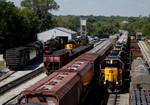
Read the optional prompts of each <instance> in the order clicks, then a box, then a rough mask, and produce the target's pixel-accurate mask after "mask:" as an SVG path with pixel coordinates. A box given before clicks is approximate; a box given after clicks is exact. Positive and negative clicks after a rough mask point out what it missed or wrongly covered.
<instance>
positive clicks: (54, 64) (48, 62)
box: [43, 45, 93, 75]
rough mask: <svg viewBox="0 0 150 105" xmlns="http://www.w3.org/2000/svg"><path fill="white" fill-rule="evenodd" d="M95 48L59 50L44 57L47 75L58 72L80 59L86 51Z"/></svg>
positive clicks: (87, 46)
mask: <svg viewBox="0 0 150 105" xmlns="http://www.w3.org/2000/svg"><path fill="white" fill-rule="evenodd" d="M92 48H93V45H82V46H79V47H77V48H75V49H72V50H58V51H55V52H54V53H53V54H51V55H49V54H48V55H44V56H43V59H44V66H43V69H44V71H45V72H46V74H48V75H49V74H50V73H51V71H52V70H58V69H59V68H61V67H62V66H64V65H65V64H67V63H68V62H69V61H71V60H73V59H74V58H76V57H78V56H79V55H81V54H83V53H84V52H86V51H89V50H90V49H92Z"/></svg>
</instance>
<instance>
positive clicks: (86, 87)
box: [18, 40, 113, 105]
mask: <svg viewBox="0 0 150 105" xmlns="http://www.w3.org/2000/svg"><path fill="white" fill-rule="evenodd" d="M112 48H113V44H112V43H111V41H110V40H106V41H101V42H100V43H99V45H97V46H96V47H95V48H93V49H92V50H90V51H88V52H87V53H84V54H82V55H80V56H79V57H77V58H75V59H74V60H73V61H71V62H70V63H68V64H67V65H65V66H63V67H62V68H60V69H59V70H57V71H55V72H53V73H52V74H50V75H49V76H47V77H45V78H44V79H42V80H41V81H39V82H38V83H36V84H35V85H33V86H31V87H30V88H28V89H26V90H25V91H23V92H22V93H21V94H20V95H19V97H18V104H26V103H38V104H41V105H47V104H52V105H79V104H81V103H82V102H83V101H84V100H85V98H86V96H87V94H88V93H89V91H90V89H91V88H92V86H93V84H95V83H97V82H98V81H97V80H98V79H99V74H100V68H99V67H100V66H99V65H100V62H101V61H102V60H103V59H105V57H106V56H107V55H108V54H109V52H110V51H111V49H112ZM64 57H65V56H64Z"/></svg>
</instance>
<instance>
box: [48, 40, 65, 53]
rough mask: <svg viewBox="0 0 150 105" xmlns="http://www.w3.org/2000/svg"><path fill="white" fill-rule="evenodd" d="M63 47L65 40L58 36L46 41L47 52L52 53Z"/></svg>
mask: <svg viewBox="0 0 150 105" xmlns="http://www.w3.org/2000/svg"><path fill="white" fill-rule="evenodd" d="M61 48H63V42H62V40H61V39H60V38H58V37H56V38H54V39H50V40H48V41H46V42H45V54H52V53H53V52H54V51H55V50H59V49H61Z"/></svg>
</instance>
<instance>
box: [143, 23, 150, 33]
mask: <svg viewBox="0 0 150 105" xmlns="http://www.w3.org/2000/svg"><path fill="white" fill-rule="evenodd" d="M142 33H143V35H144V36H150V23H149V24H145V25H143V28H142Z"/></svg>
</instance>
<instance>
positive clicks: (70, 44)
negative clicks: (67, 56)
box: [65, 40, 77, 50]
mask: <svg viewBox="0 0 150 105" xmlns="http://www.w3.org/2000/svg"><path fill="white" fill-rule="evenodd" d="M76 46H77V43H76V41H75V40H69V41H68V43H67V44H66V45H65V49H68V50H71V49H74V48H76Z"/></svg>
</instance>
